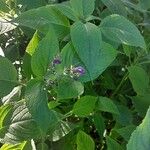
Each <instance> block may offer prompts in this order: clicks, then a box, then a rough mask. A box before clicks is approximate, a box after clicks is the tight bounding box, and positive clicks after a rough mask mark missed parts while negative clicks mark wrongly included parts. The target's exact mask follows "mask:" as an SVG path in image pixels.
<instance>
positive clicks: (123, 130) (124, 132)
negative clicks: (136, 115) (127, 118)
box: [115, 125, 136, 141]
mask: <svg viewBox="0 0 150 150" xmlns="http://www.w3.org/2000/svg"><path fill="white" fill-rule="evenodd" d="M135 127H136V126H135V125H128V126H126V127H123V128H120V129H115V131H116V132H117V133H119V134H120V135H121V136H122V137H123V138H124V139H125V140H126V141H128V140H129V139H130V136H131V133H132V132H133V131H134V130H135Z"/></svg>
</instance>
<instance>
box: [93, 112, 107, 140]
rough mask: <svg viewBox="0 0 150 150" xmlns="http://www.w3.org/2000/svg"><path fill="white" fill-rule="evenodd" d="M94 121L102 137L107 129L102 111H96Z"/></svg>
mask: <svg viewBox="0 0 150 150" xmlns="http://www.w3.org/2000/svg"><path fill="white" fill-rule="evenodd" d="M93 122H94V125H95V127H96V129H97V131H98V134H99V136H100V137H101V139H102V138H103V134H104V131H105V123H104V118H103V117H102V115H101V114H100V113H95V114H94V115H93Z"/></svg>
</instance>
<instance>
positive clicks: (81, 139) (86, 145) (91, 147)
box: [77, 131, 95, 150]
mask: <svg viewBox="0 0 150 150" xmlns="http://www.w3.org/2000/svg"><path fill="white" fill-rule="evenodd" d="M84 149H86V150H95V144H94V141H93V139H92V138H91V137H90V136H89V135H87V134H86V133H85V132H83V131H79V132H78V134H77V150H84Z"/></svg>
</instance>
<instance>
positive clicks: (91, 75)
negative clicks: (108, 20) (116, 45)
mask: <svg viewBox="0 0 150 150" xmlns="http://www.w3.org/2000/svg"><path fill="white" fill-rule="evenodd" d="M79 37H80V38H79ZM71 39H72V42H73V45H74V47H75V50H76V52H77V54H78V56H79V58H80V59H81V61H82V62H83V63H84V65H85V66H86V69H87V74H86V75H85V76H83V78H86V79H83V80H90V79H91V80H93V79H95V78H97V77H98V76H99V75H100V74H101V73H102V72H103V71H104V70H105V69H106V68H107V67H108V66H109V65H110V64H111V63H112V61H113V60H114V59H115V57H116V51H115V50H114V49H113V47H111V46H110V45H109V44H106V43H103V42H102V39H101V32H100V30H99V29H98V27H97V26H95V25H94V24H91V23H86V24H83V23H81V22H76V23H75V24H74V25H73V26H72V27H71ZM87 78H88V79H87Z"/></svg>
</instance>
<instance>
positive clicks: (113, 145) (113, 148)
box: [106, 136, 123, 150]
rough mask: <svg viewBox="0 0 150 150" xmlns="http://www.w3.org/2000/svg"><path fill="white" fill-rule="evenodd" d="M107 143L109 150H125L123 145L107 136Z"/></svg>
mask: <svg viewBox="0 0 150 150" xmlns="http://www.w3.org/2000/svg"><path fill="white" fill-rule="evenodd" d="M106 143H107V150H123V148H122V147H121V145H120V144H119V143H117V142H116V141H115V140H114V139H112V138H111V137H109V136H106Z"/></svg>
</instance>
